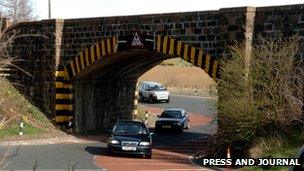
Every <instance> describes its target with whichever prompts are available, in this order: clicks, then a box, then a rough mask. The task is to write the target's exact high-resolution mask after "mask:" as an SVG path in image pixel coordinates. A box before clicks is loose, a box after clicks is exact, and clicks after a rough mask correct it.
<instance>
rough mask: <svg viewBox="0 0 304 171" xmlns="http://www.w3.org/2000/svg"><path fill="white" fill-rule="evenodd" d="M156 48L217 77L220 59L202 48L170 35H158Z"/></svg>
mask: <svg viewBox="0 0 304 171" xmlns="http://www.w3.org/2000/svg"><path fill="white" fill-rule="evenodd" d="M155 50H156V51H157V52H159V53H162V54H165V55H171V56H179V57H181V58H182V59H184V60H186V61H188V62H190V63H192V64H193V65H194V66H197V67H200V68H202V69H203V70H204V71H205V72H206V73H207V74H208V75H209V76H210V77H211V78H212V79H214V80H216V78H217V74H218V61H217V60H216V59H215V58H214V57H211V55H210V54H208V53H206V52H204V51H203V50H202V49H198V48H195V47H191V46H189V45H188V44H186V43H183V42H182V41H178V40H175V39H173V38H171V37H169V36H160V35H158V36H157V38H156V46H155Z"/></svg>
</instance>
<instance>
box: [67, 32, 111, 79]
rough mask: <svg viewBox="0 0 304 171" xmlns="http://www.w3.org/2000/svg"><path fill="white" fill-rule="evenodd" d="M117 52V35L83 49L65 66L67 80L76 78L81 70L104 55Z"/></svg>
mask: <svg viewBox="0 0 304 171" xmlns="http://www.w3.org/2000/svg"><path fill="white" fill-rule="evenodd" d="M116 52H117V37H111V38H107V39H105V40H101V41H100V42H98V43H96V44H94V45H92V46H91V47H89V48H87V49H85V50H84V51H82V52H81V53H80V54H79V55H78V56H76V57H75V58H74V59H72V60H71V61H70V62H69V63H68V64H67V65H66V66H65V68H64V71H65V72H66V73H67V74H66V78H65V79H66V80H71V79H72V78H74V77H75V76H76V75H77V74H78V73H79V72H80V71H81V70H83V69H85V68H86V67H88V66H90V65H91V64H93V63H94V62H95V61H96V60H98V59H100V58H101V57H103V56H106V55H110V54H113V53H116Z"/></svg>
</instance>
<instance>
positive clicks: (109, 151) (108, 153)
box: [107, 148, 113, 156]
mask: <svg viewBox="0 0 304 171" xmlns="http://www.w3.org/2000/svg"><path fill="white" fill-rule="evenodd" d="M107 155H108V156H112V155H113V152H112V150H110V149H109V148H108V149H107Z"/></svg>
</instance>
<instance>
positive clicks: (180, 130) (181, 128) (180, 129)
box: [178, 125, 184, 134]
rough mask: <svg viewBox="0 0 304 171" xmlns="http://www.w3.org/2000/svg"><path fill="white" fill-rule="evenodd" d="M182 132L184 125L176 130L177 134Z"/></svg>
mask: <svg viewBox="0 0 304 171" xmlns="http://www.w3.org/2000/svg"><path fill="white" fill-rule="evenodd" d="M183 132H184V125H183V126H181V127H180V128H178V133H179V134H182V133H183Z"/></svg>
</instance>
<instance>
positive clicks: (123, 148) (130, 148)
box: [122, 147, 136, 151]
mask: <svg viewBox="0 0 304 171" xmlns="http://www.w3.org/2000/svg"><path fill="white" fill-rule="evenodd" d="M122 150H125V151H136V147H122Z"/></svg>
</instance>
